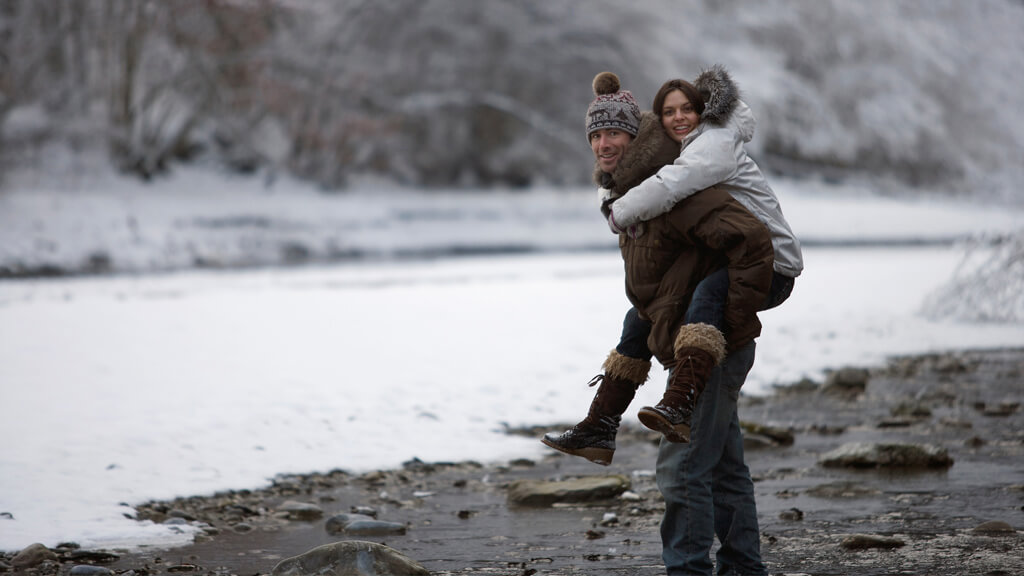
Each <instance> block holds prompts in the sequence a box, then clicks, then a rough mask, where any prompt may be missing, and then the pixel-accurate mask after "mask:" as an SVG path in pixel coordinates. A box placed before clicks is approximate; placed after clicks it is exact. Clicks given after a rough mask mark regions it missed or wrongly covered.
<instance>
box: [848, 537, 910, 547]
mask: <svg viewBox="0 0 1024 576" xmlns="http://www.w3.org/2000/svg"><path fill="white" fill-rule="evenodd" d="M840 545H841V546H842V547H843V548H845V549H847V550H867V549H869V548H884V549H891V548H900V547H902V546H905V545H906V542H904V541H903V540H900V539H898V538H889V537H887V536H874V535H871V534H853V535H850V536H847V537H846V538H843V541H842V543H841V544H840Z"/></svg>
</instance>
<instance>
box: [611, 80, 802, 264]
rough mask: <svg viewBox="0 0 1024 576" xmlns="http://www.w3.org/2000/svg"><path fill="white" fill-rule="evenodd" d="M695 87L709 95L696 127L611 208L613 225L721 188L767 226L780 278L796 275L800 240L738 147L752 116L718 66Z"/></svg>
mask: <svg viewBox="0 0 1024 576" xmlns="http://www.w3.org/2000/svg"><path fill="white" fill-rule="evenodd" d="M695 85H696V86H697V88H698V89H699V90H701V91H702V92H707V93H710V94H711V97H710V98H708V103H709V104H708V105H706V108H705V111H704V113H703V114H702V115H701V123H700V124H699V125H698V126H697V128H696V129H695V130H694V131H693V132H692V133H690V134H688V135H687V136H686V138H684V139H683V142H682V148H681V150H680V153H679V157H678V158H676V160H675V162H673V163H672V164H669V165H667V166H664V167H663V168H661V169H660V170H658V173H657V174H655V175H654V176H651V177H650V178H648V179H646V180H644V181H643V182H642V183H640V184H639V185H638V186H636V187H634V188H632V189H630V190H629V192H627V193H626V194H625V195H623V196H622V197H621V198H619V199H617V200H616V201H615V202H614V203H613V204H612V205H611V216H612V217H613V218H614V220H613V222H614V223H615V225H616V226H617V227H618V228H620V229H626V228H628V227H629V226H633V225H635V224H638V223H640V222H643V221H647V220H651V219H653V218H655V217H657V216H660V215H662V214H665V213H667V212H668V211H670V210H671V209H672V207H673V206H675V205H676V204H677V203H678V202H679V201H680V200H683V199H684V198H688V197H690V196H692V195H693V194H696V193H697V192H699V191H701V190H704V189H705V188H710V187H711V186H718V187H721V188H725V189H726V190H728V191H729V193H730V194H731V195H732V196H733V198H735V199H736V200H737V201H738V202H739V203H740V204H743V206H744V207H745V208H746V209H747V210H749V211H750V212H751V213H752V214H754V216H756V217H757V218H758V219H759V220H761V221H762V222H764V223H765V224H766V225H767V226H768V229H769V231H770V232H771V236H772V248H773V249H774V250H775V265H774V267H775V270H776V271H777V272H779V273H780V274H783V275H785V276H790V277H794V278H795V277H796V276H799V275H800V272H802V271H803V269H804V264H803V253H802V251H801V249H800V241H799V240H797V238H796V235H794V234H793V230H792V229H791V228H790V226H789V223H788V222H787V221H786V218H785V216H783V214H782V207H781V206H780V205H779V199H778V197H776V196H775V192H774V191H772V189H771V186H769V185H768V181H767V180H766V179H765V177H764V174H762V173H761V169H760V168H758V166H757V164H756V163H755V162H754V161H753V160H752V159H751V158H750V156H748V155H747V151H746V149H745V148H744V144H745V143H747V142H749V141H750V140H751V138H753V137H754V128H755V127H756V125H757V120H756V119H755V118H754V113H753V112H752V111H751V110H750V107H748V106H747V105H746V104H745V103H744V102H743V101H742V100H740V99H739V98H738V97H736V96H735V95H736V94H737V91H736V88H735V84H733V83H732V80H731V78H729V76H728V73H727V72H726V71H725V70H724V69H723V68H721V67H715V68H712V69H711V70H708V71H705V72H703V73H702V74H701V76H700V77H698V79H697V82H695ZM723 88H724V89H723ZM712 103H713V104H712ZM712 106H713V107H714V108H713V109H712ZM711 119H714V120H718V121H719V123H717V124H716V123H715V122H714V121H712V120H711ZM721 119H724V122H721Z"/></svg>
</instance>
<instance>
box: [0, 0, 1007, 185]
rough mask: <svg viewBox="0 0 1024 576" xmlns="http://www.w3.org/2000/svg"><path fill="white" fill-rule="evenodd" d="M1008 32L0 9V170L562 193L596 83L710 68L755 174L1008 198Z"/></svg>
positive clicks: (772, 4)
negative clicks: (218, 172)
mask: <svg viewBox="0 0 1024 576" xmlns="http://www.w3.org/2000/svg"><path fill="white" fill-rule="evenodd" d="M143 24H144V25H143ZM1021 29H1024V4H1022V3H1021V2H1019V1H1015V0H978V1H975V2H964V1H960V0H901V1H899V2H881V1H871V2H850V1H847V0H816V1H813V2H811V1H802V0H765V1H761V2H744V1H739V0H724V1H716V2H704V1H699V0H685V1H679V0H643V1H640V2H633V3H623V2H612V1H609V0H566V1H563V2H548V1H546V0H523V1H520V2H469V3H467V2H461V1H458V0H396V1H392V2H333V1H327V0H316V1H310V2H293V1H287V0H271V1H269V2H259V3H251V2H214V3H195V2H153V1H146V2H126V3H75V2H71V3H58V2H23V3H13V4H10V5H9V6H8V7H7V8H5V9H4V10H3V11H0V54H19V55H21V57H19V58H14V59H6V62H5V64H6V66H4V67H3V68H0V169H4V168H10V167H11V166H13V165H15V164H19V165H30V166H35V167H37V168H38V169H39V170H47V171H52V170H55V169H57V168H59V166H56V165H55V163H54V154H55V150H72V151H74V152H75V153H76V154H86V153H90V152H91V153H98V154H99V155H101V156H103V157H104V161H105V162H108V163H110V164H112V165H114V166H117V167H118V168H119V169H122V170H124V171H126V172H128V173H132V174H136V175H138V176H140V177H146V178H150V177H153V176H154V175H157V174H161V173H164V172H166V171H173V170H176V169H178V168H179V167H180V166H181V165H182V164H185V163H195V162H198V161H208V162H214V163H217V164H219V165H223V166H227V167H230V168H231V169H232V170H235V171H238V172H248V173H252V172H258V173H261V174H267V175H275V174H278V175H280V174H290V175H294V176H297V177H299V178H302V179H304V180H307V181H311V182H316V183H318V184H320V185H322V186H324V187H326V188H330V189H336V188H339V187H345V186H349V185H351V184H353V182H355V181H357V179H358V178H359V177H360V176H363V175H366V174H373V175H376V176H383V177H387V178H390V179H393V180H395V181H398V182H401V183H402V184H404V185H408V186H412V187H430V188H468V189H477V188H489V187H492V186H499V187H513V188H520V187H530V186H533V187H536V186H544V185H547V184H554V185H560V186H564V185H584V184H585V183H586V181H587V179H588V176H589V170H590V169H589V166H590V164H591V162H590V157H589V151H588V150H587V147H586V144H585V142H584V139H583V135H582V117H583V113H584V110H585V108H586V105H587V103H588V102H589V101H590V100H591V98H592V94H591V92H590V81H591V79H592V78H593V76H594V74H595V73H597V72H600V71H602V70H613V71H615V72H618V73H619V74H620V75H621V76H622V78H623V81H624V85H625V87H626V88H628V89H630V90H632V91H633V92H634V93H635V94H636V95H637V98H638V99H639V101H640V102H641V103H643V104H644V105H645V107H646V106H649V102H650V101H651V99H652V96H653V94H654V93H655V91H656V89H657V87H658V86H659V85H660V84H661V83H662V82H663V81H665V80H667V79H669V78H673V77H684V78H693V77H694V76H695V75H696V74H697V73H698V72H699V70H700V69H701V68H702V67H706V66H708V65H711V64H714V63H721V64H724V65H725V66H726V67H728V68H729V69H730V70H731V71H732V72H733V74H734V76H735V78H736V80H737V81H738V82H739V84H740V86H741V88H742V90H743V94H744V97H745V99H746V100H747V101H748V102H749V104H750V105H751V107H752V109H753V110H754V112H755V113H756V114H757V115H758V117H759V120H760V122H759V125H758V133H757V135H756V136H755V139H754V141H753V142H752V143H751V150H752V152H753V155H754V156H755V158H756V159H757V160H758V161H759V162H760V163H761V164H762V165H763V166H764V167H765V168H767V169H768V170H770V171H773V172H774V173H776V174H786V175H791V176H794V177H804V176H808V175H823V176H825V177H827V178H829V179H831V180H833V181H840V180H843V181H851V180H852V181H860V180H864V179H869V180H871V181H873V182H875V185H876V186H878V187H887V186H896V187H898V188H902V187H905V186H907V185H910V186H915V187H918V188H917V189H916V191H917V192H918V193H920V194H935V193H944V194H954V195H959V196H966V197H975V198H981V199H984V200H986V201H993V200H995V201H1002V202H1020V201H1021V200H1022V198H1024V195H1022V194H1021V193H1020V185H1019V183H1020V182H1021V181H1022V177H1024V140H1022V139H1024V136H1022V135H1024V107H1021V106H1015V105H1013V103H1014V102H1017V101H1018V100H1019V97H1018V95H1019V94H1020V92H1021V89H1022V88H1024V67H1021V66H1020V65H1019V62H1018V60H1019V57H1020V54H1022V53H1024V35H1022V34H1020V30H1021ZM66 30H72V31H74V34H67V33H65V31H66Z"/></svg>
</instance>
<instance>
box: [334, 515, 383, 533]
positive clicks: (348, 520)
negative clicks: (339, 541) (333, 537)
mask: <svg viewBox="0 0 1024 576" xmlns="http://www.w3.org/2000/svg"><path fill="white" fill-rule="evenodd" d="M373 519H374V518H373V517H372V516H367V515H365V514H336V515H334V516H331V517H330V518H328V519H327V522H326V523H324V529H326V530H327V533H328V534H341V533H343V532H345V528H346V527H347V526H348V525H349V524H352V523H353V522H359V521H363V520H373Z"/></svg>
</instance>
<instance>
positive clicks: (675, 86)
mask: <svg viewBox="0 0 1024 576" xmlns="http://www.w3.org/2000/svg"><path fill="white" fill-rule="evenodd" d="M673 90H679V91H680V92H682V93H683V96H686V99H687V100H689V101H690V105H691V106H693V110H694V112H696V113H697V115H698V116H699V115H701V114H703V113H704V99H703V98H701V95H700V90H697V87H696V86H694V85H693V84H690V83H689V82H687V81H686V80H680V79H678V78H676V79H675V80H669V81H668V82H665V83H664V84H662V85H661V88H659V89H658V93H657V94H655V95H654V105H653V106H651V111H652V112H654V113H655V114H657V115H658V117H659V118H660V117H661V109H662V108H663V107H664V106H665V97H666V96H668V95H669V92H672V91H673Z"/></svg>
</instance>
